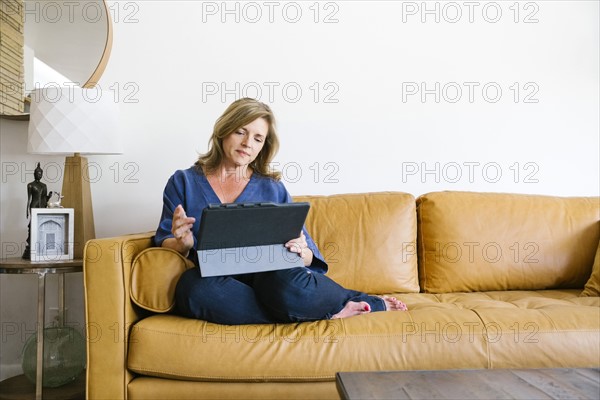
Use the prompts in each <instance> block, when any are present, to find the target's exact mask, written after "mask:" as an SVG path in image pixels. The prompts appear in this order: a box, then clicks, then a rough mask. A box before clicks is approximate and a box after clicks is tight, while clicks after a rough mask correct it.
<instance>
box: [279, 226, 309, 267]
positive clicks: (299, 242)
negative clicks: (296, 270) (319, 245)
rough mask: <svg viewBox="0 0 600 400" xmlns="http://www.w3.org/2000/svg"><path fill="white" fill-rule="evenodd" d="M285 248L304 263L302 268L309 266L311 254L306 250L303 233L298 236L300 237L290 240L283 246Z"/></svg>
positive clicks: (306, 244)
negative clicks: (295, 254)
mask: <svg viewBox="0 0 600 400" xmlns="http://www.w3.org/2000/svg"><path fill="white" fill-rule="evenodd" d="M285 247H287V249H288V250H289V251H291V252H293V253H297V254H298V255H299V256H300V257H302V260H303V261H304V266H306V267H307V266H309V265H310V264H311V263H312V259H313V252H312V251H311V249H309V248H308V243H306V236H304V233H301V234H300V237H298V238H296V239H292V240H290V241H289V242H287V243H286V244H285Z"/></svg>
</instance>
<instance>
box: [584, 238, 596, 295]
mask: <svg viewBox="0 0 600 400" xmlns="http://www.w3.org/2000/svg"><path fill="white" fill-rule="evenodd" d="M581 295H582V296H590V297H599V296H600V242H598V250H596V257H595V258H594V266H593V267H592V274H591V275H590V279H588V281H587V283H586V284H585V288H584V289H583V292H581Z"/></svg>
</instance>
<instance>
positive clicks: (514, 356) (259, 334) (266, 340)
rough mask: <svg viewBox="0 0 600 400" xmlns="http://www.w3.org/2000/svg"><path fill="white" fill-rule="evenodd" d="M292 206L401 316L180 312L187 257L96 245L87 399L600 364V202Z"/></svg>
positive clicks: (87, 271)
mask: <svg viewBox="0 0 600 400" xmlns="http://www.w3.org/2000/svg"><path fill="white" fill-rule="evenodd" d="M296 200H303V201H310V202H311V211H310V214H309V218H308V221H307V227H308V229H309V232H311V234H312V236H313V237H314V238H315V240H316V242H317V243H318V245H319V247H320V249H321V250H322V253H323V254H324V256H325V258H326V260H327V261H328V263H329V266H330V272H329V275H330V276H331V277H332V278H333V279H334V280H336V281H337V282H339V283H340V284H342V285H344V286H346V287H349V288H353V289H357V290H362V291H366V292H369V293H374V294H394V295H396V296H397V297H399V298H400V299H401V300H402V301H404V302H405V303H406V304H407V305H408V307H409V311H408V312H383V313H373V314H369V315H363V316H357V317H352V318H347V319H341V320H339V319H338V320H327V321H318V322H310V323H297V324H273V325H241V326H224V325H217V324H212V323H208V322H205V321H201V320H191V319H186V318H182V317H179V316H176V315H174V314H173V313H172V312H169V311H170V309H171V308H172V306H173V291H174V286H175V282H176V280H177V277H178V276H179V274H180V273H181V272H183V271H184V270H185V268H189V267H190V266H189V265H188V264H186V262H185V260H184V259H183V258H182V257H181V256H179V255H178V254H177V253H175V252H173V251H170V250H166V249H160V248H151V247H150V246H151V236H152V233H146V234H137V235H130V236H122V237H117V238H109V239H97V240H93V241H90V242H88V244H87V246H86V249H85V266H84V279H85V300H86V318H87V326H88V335H87V336H88V344H87V345H88V348H87V350H88V365H87V393H88V397H89V398H90V399H125V398H127V399H168V398H172V399H192V398H194V399H201V398H244V399H247V398H265V399H282V398H285V399H293V398H299V399H306V398H337V397H338V395H337V392H336V388H335V382H334V374H335V373H336V372H337V371H366V370H416V369H424V370H430V369H479V368H515V367H518V368H540V367H596V368H597V367H599V366H600V298H599V297H597V296H598V290H599V289H600V278H599V276H600V275H599V274H600V271H599V269H600V268H599V267H598V263H599V262H600V260H599V259H600V255H597V252H598V248H599V247H598V242H599V237H600V226H599V225H600V222H599V220H600V205H599V199H598V198H597V197H593V198H581V197H580V198H559V197H547V196H533V195H511V194H491V193H469V192H438V193H430V194H427V195H423V196H421V197H419V198H418V199H415V198H414V197H413V196H412V195H410V194H404V193H370V194H348V195H334V196H308V197H301V198H297V199H296ZM594 262H595V263H596V264H595V265H594ZM593 268H594V273H593V274H592V269H593ZM590 276H591V278H590ZM588 280H589V281H588ZM584 287H585V293H583V289H584ZM584 295H588V296H584Z"/></svg>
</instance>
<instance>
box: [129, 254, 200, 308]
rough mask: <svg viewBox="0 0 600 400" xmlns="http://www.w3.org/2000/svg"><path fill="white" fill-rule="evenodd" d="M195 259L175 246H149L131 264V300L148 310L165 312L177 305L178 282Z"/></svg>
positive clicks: (192, 265)
mask: <svg viewBox="0 0 600 400" xmlns="http://www.w3.org/2000/svg"><path fill="white" fill-rule="evenodd" d="M192 267H194V263H193V262H192V261H190V260H188V259H187V258H185V257H183V256H182V255H181V254H179V253H178V252H177V251H175V250H171V249H168V248H165V247H150V248H148V249H145V250H142V251H141V252H140V253H139V254H138V255H137V256H136V258H135V259H134V260H133V263H132V264H131V300H132V301H133V302H134V303H135V304H137V305H138V306H140V307H142V308H143V309H145V310H148V311H152V312H156V313H165V312H168V311H171V310H172V309H173V307H175V286H176V285H177V281H178V280H179V277H180V276H181V274H183V273H184V272H185V270H186V269H188V268H192Z"/></svg>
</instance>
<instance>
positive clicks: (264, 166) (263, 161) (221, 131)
mask: <svg viewBox="0 0 600 400" xmlns="http://www.w3.org/2000/svg"><path fill="white" fill-rule="evenodd" d="M258 118H262V119H264V120H265V121H266V122H267V124H268V125H269V130H268V133H267V137H266V138H265V144H264V146H263V148H262V149H261V150H260V152H259V153H258V156H256V158H255V159H254V161H252V162H251V163H250V165H249V166H250V167H251V168H252V170H253V171H254V172H257V173H259V174H261V175H264V176H267V177H269V178H272V179H275V180H277V181H278V180H279V179H281V173H280V172H279V171H275V170H272V169H271V166H270V164H271V161H272V160H273V158H274V157H275V154H277V150H279V138H278V137H277V129H276V127H275V115H273V111H271V108H270V107H269V106H268V105H266V104H264V103H261V102H260V101H258V100H255V99H251V98H249V97H245V98H242V99H239V100H236V101H234V102H233V103H231V104H230V105H229V107H227V109H226V110H225V112H224V113H223V114H222V115H221V116H220V117H219V118H218V119H217V121H216V122H215V126H214V129H213V133H212V136H211V137H210V139H209V141H208V152H206V153H205V154H202V155H200V157H199V158H198V161H196V163H195V164H194V165H195V166H196V168H200V169H203V170H204V172H205V173H207V174H209V173H212V172H214V171H215V170H216V169H217V168H218V167H219V165H221V162H222V161H223V139H225V138H226V137H227V136H229V135H231V134H232V133H234V132H235V131H236V130H238V129H239V128H241V127H243V126H245V125H248V124H249V123H251V122H252V121H254V120H256V119H258Z"/></svg>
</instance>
